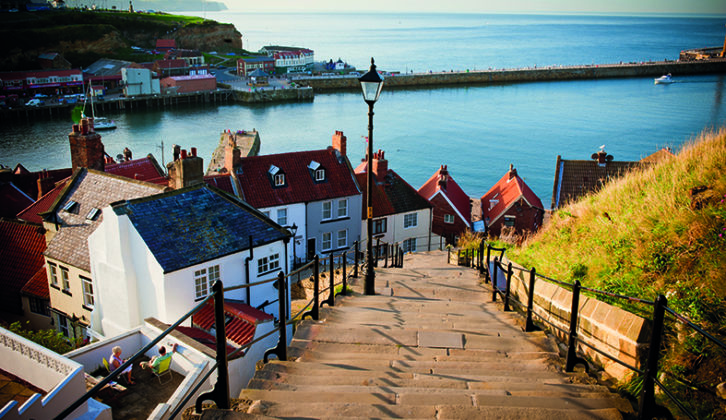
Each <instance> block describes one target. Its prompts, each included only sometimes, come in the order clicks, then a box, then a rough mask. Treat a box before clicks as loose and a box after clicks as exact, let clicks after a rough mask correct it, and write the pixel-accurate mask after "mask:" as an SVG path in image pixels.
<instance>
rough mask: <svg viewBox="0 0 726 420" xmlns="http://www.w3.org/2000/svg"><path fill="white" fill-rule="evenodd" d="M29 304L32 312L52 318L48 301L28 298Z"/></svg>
mask: <svg viewBox="0 0 726 420" xmlns="http://www.w3.org/2000/svg"><path fill="white" fill-rule="evenodd" d="M28 302H29V303H30V312H32V313H34V314H40V315H45V316H50V309H49V308H48V301H47V300H44V299H38V298H35V297H28Z"/></svg>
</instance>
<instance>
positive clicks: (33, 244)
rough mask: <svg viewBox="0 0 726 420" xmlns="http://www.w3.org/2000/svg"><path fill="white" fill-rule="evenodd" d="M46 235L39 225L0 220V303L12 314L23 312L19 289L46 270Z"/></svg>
mask: <svg viewBox="0 0 726 420" xmlns="http://www.w3.org/2000/svg"><path fill="white" fill-rule="evenodd" d="M43 251H45V236H44V231H43V228H42V227H41V226H39V225H36V224H32V223H27V222H22V221H14V220H0V266H1V267H2V270H0V287H1V288H2V291H3V292H2V293H0V295H2V297H0V304H2V305H3V306H2V307H3V309H4V310H6V311H9V312H12V311H19V310H20V299H19V296H20V290H21V289H22V288H23V286H25V284H26V283H28V281H30V279H31V278H32V277H33V276H34V275H35V274H36V273H37V272H38V270H39V269H40V268H41V267H43V264H44V263H45V260H44V259H43Z"/></svg>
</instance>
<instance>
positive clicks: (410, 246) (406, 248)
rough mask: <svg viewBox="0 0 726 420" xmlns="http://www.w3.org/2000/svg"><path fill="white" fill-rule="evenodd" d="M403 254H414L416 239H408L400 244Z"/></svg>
mask: <svg viewBox="0 0 726 420" xmlns="http://www.w3.org/2000/svg"><path fill="white" fill-rule="evenodd" d="M401 248H402V249H403V252H416V238H410V239H406V240H405V241H403V244H401Z"/></svg>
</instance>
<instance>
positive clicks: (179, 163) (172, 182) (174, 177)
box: [166, 146, 204, 190]
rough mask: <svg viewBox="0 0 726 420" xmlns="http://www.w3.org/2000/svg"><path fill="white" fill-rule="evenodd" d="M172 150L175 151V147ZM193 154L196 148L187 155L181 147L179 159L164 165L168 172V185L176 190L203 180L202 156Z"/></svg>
mask: <svg viewBox="0 0 726 420" xmlns="http://www.w3.org/2000/svg"><path fill="white" fill-rule="evenodd" d="M176 147H178V146H176ZM174 150H175V152H176V148H175V149H174ZM194 155H196V148H193V149H192V155H187V151H186V149H183V150H181V153H180V158H179V159H176V160H174V161H173V162H169V163H168V164H167V165H166V169H167V171H168V172H169V187H171V188H173V189H175V190H177V189H179V188H184V187H189V186H192V185H197V184H201V183H203V182H204V166H203V161H202V158H200V157H198V156H194Z"/></svg>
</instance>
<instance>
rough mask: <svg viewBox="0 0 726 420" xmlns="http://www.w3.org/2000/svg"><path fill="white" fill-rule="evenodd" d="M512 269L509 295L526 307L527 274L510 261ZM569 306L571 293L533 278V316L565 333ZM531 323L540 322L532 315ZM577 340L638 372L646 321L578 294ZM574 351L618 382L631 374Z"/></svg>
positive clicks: (580, 347)
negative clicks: (593, 362) (541, 318)
mask: <svg viewBox="0 0 726 420" xmlns="http://www.w3.org/2000/svg"><path fill="white" fill-rule="evenodd" d="M509 262H510V261H508V260H507V259H506V257H505V258H504V261H503V263H504V264H505V265H506V264H507V263H509ZM512 266H513V267H514V274H513V275H512V282H511V286H510V293H511V296H513V297H515V298H516V299H517V300H518V301H520V302H522V304H524V305H526V304H527V296H528V289H529V276H530V274H529V271H528V270H525V269H524V267H522V266H520V265H518V264H516V263H514V262H512ZM517 268H520V269H521V270H518V269H517ZM500 275H501V273H500ZM571 306H572V292H570V291H569V290H567V289H565V288H563V287H561V286H558V285H556V284H554V283H550V282H547V281H545V280H541V279H537V280H536V281H535V287H534V312H535V313H536V314H539V315H542V317H543V318H545V319H547V321H549V322H551V323H553V324H554V325H557V326H558V327H559V328H562V329H563V330H565V331H569V328H570V308H571ZM515 307H516V305H515ZM533 320H534V321H535V322H538V321H540V324H542V322H541V320H540V319H538V317H537V316H534V317H533ZM552 330H553V332H554V333H555V335H557V336H558V338H559V339H560V340H561V341H563V342H565V343H566V342H567V335H566V334H564V333H562V332H561V331H558V330H555V329H552ZM578 338H579V339H580V340H583V341H585V342H587V343H588V344H590V345H591V346H593V347H595V348H597V349H598V350H600V351H602V352H604V353H607V354H609V355H612V356H614V357H616V358H618V359H619V360H621V361H623V362H625V363H627V364H629V365H631V366H635V367H637V368H639V369H642V368H643V367H644V366H643V363H645V359H646V357H647V347H648V342H649V340H650V321H649V320H646V319H644V318H641V317H639V316H637V315H634V314H632V313H630V312H627V311H625V310H623V309H620V308H617V307H615V306H612V305H609V304H607V303H604V302H600V301H598V300H597V299H594V298H590V297H587V296H585V295H584V294H580V309H579V321H578ZM577 350H578V352H580V353H581V354H584V355H586V356H587V357H588V358H590V359H591V360H593V361H595V363H597V364H598V365H600V366H602V367H603V369H604V370H605V371H606V372H607V373H608V374H609V375H611V376H613V377H615V378H617V379H618V380H623V379H627V378H628V376H629V375H630V373H631V372H632V371H631V370H630V369H628V368H626V367H624V366H622V365H620V364H619V363H617V362H614V361H612V360H610V359H609V358H607V357H604V356H602V355H601V354H599V353H597V352H595V351H594V350H592V349H591V348H589V347H587V346H584V345H582V344H579V342H578V348H577Z"/></svg>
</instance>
